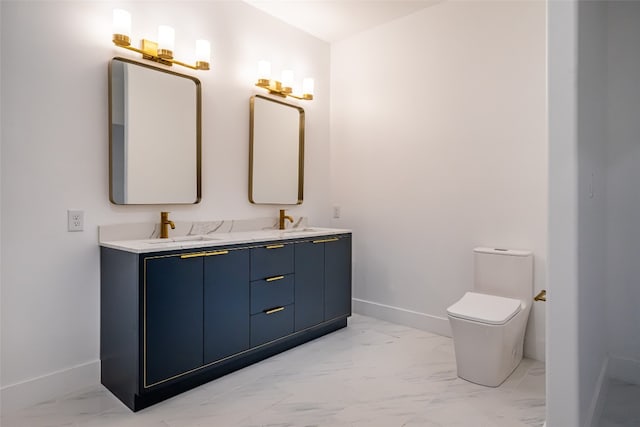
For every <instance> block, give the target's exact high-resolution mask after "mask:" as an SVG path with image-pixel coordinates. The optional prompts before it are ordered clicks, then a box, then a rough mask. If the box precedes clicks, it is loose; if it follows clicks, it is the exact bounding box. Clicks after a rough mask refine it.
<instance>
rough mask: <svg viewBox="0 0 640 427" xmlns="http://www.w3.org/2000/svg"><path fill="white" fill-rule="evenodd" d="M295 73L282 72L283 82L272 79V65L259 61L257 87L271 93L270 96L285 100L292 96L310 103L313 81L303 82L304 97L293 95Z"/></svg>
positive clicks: (306, 79)
mask: <svg viewBox="0 0 640 427" xmlns="http://www.w3.org/2000/svg"><path fill="white" fill-rule="evenodd" d="M293 81H294V78H293V71H291V70H284V71H282V77H281V80H273V79H271V63H270V62H268V61H258V81H257V82H256V86H258V87H261V88H263V89H266V90H268V91H269V93H270V94H273V95H278V96H281V97H283V98H286V97H287V96H290V97H292V98H296V99H303V100H305V101H310V100H312V99H313V86H314V82H313V79H312V78H310V77H306V78H304V79H303V80H302V95H296V94H294V93H293Z"/></svg>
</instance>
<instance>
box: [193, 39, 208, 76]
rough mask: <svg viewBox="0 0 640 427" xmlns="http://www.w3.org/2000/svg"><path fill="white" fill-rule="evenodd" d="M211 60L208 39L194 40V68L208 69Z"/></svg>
mask: <svg viewBox="0 0 640 427" xmlns="http://www.w3.org/2000/svg"><path fill="white" fill-rule="evenodd" d="M210 61H211V44H209V41H208V40H196V68H198V69H199V70H208V69H209V62H210Z"/></svg>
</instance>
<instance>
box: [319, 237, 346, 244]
mask: <svg viewBox="0 0 640 427" xmlns="http://www.w3.org/2000/svg"><path fill="white" fill-rule="evenodd" d="M338 240H340V239H339V238H337V237H332V238H331V239H322V240H314V241H313V243H327V242H337V241H338Z"/></svg>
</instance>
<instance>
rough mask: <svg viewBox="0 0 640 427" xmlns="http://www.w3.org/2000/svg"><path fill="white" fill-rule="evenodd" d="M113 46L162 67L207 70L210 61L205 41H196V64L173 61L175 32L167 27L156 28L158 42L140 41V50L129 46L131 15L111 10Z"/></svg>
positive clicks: (209, 47)
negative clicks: (129, 51) (177, 66)
mask: <svg viewBox="0 0 640 427" xmlns="http://www.w3.org/2000/svg"><path fill="white" fill-rule="evenodd" d="M113 44H115V45H116V46H119V47H122V48H125V49H128V50H132V51H134V52H138V53H140V54H142V57H143V58H144V59H148V60H150V61H155V62H158V63H160V64H164V65H169V66H171V65H173V64H176V65H181V66H183V67H187V68H191V69H192V70H208V69H209V62H210V61H211V45H210V44H209V42H208V41H207V40H196V64H195V65H191V64H186V63H184V62H181V61H178V60H176V59H173V49H174V45H175V31H174V29H173V28H171V27H169V26H168V25H160V26H159V27H158V42H154V41H151V40H147V39H142V40H140V48H139V49H138V48H135V47H133V46H131V14H130V13H129V12H127V11H126V10H123V9H114V10H113Z"/></svg>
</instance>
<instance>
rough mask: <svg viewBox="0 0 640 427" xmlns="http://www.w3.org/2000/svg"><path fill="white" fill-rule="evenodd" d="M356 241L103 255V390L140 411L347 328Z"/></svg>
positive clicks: (335, 238)
mask: <svg viewBox="0 0 640 427" xmlns="http://www.w3.org/2000/svg"><path fill="white" fill-rule="evenodd" d="M350 314H351V235H350V234H340V235H328V236H324V237H315V238H297V239H289V240H285V241H276V242H264V243H262V242H255V243H248V244H230V245H228V246H224V247H223V246H217V247H204V248H197V249H176V250H169V251H159V252H152V253H135V252H129V251H127V250H124V249H114V248H109V247H104V246H103V247H101V248H100V369H101V382H102V384H103V385H104V386H105V387H106V388H108V389H109V390H110V391H111V392H112V393H113V394H114V395H115V396H116V397H118V399H120V400H121V401H122V402H123V403H124V404H125V405H127V406H128V407H129V408H131V409H132V410H133V411H138V410H140V409H143V408H146V407H148V406H150V405H153V404H155V403H158V402H160V401H162V400H165V399H167V398H169V397H171V396H175V395H176V394H179V393H181V392H183V391H186V390H189V389H191V388H193V387H196V386H198V385H200V384H203V383H205V382H207V381H211V380H212V379H215V378H218V377H220V376H223V375H226V374H228V373H230V372H233V371H235V370H238V369H241V368H243V367H245V366H248V365H250V364H252V363H255V362H258V361H260V360H263V359H265V358H267V357H270V356H272V355H274V354H277V353H280V352H282V351H285V350H288V349H290V348H292V347H295V346H297V345H300V344H302V343H305V342H307V341H310V340H312V339H315V338H318V337H320V336H322V335H325V334H328V333H330V332H333V331H336V330H338V329H340V328H344V327H345V326H347V317H348V316H349V315H350Z"/></svg>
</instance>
